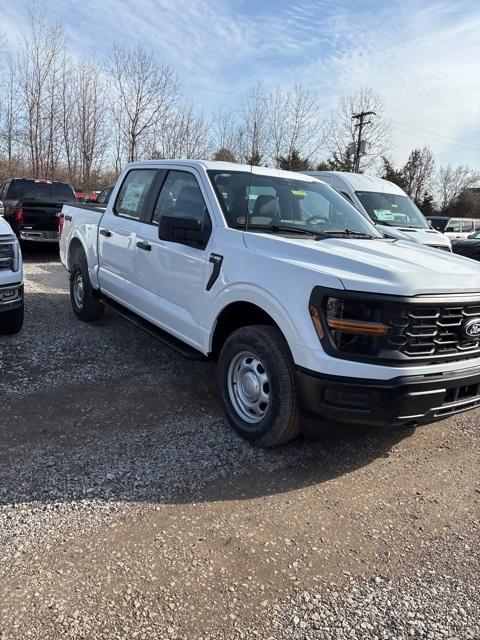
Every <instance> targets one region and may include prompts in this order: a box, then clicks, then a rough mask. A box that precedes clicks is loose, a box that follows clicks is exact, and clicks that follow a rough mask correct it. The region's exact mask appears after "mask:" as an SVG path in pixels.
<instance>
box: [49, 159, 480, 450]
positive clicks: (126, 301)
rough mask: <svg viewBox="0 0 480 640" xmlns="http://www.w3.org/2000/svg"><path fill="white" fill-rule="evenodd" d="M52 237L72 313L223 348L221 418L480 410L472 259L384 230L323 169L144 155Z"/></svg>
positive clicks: (326, 418)
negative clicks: (105, 316)
mask: <svg viewBox="0 0 480 640" xmlns="http://www.w3.org/2000/svg"><path fill="white" fill-rule="evenodd" d="M59 232H60V255H61V259H62V262H63V264H64V265H65V266H66V268H67V269H68V271H69V273H70V292H71V302H72V305H73V309H74V312H75V313H76V315H77V316H78V317H79V318H80V319H81V320H85V321H92V320H96V319H97V318H99V317H100V316H101V314H102V312H103V309H104V306H105V305H106V306H109V307H113V308H114V309H116V310H117V311H119V312H121V313H122V314H123V315H124V316H125V317H127V318H128V319H130V320H132V321H134V322H135V323H136V324H137V325H139V326H141V327H142V328H144V329H146V330H148V331H150V332H151V333H154V334H155V335H157V337H160V338H161V339H163V340H165V341H166V342H168V343H169V344H171V345H172V346H174V347H176V348H179V349H180V350H182V351H183V352H184V353H185V354H187V355H192V356H195V357H200V358H215V359H218V382H219V387H220V393H221V396H222V400H223V404H224V407H225V411H226V414H227V416H228V419H229V421H230V422H231V424H232V425H233V427H234V428H235V429H236V430H237V431H238V432H239V433H240V434H241V435H242V436H244V437H245V438H247V439H248V440H250V441H252V442H255V443H256V444H259V445H262V446H273V445H277V444H280V443H282V442H286V441H288V440H290V439H291V438H293V437H294V436H295V435H296V434H297V433H298V432H299V430H300V427H301V424H302V420H306V422H307V423H308V424H309V427H310V428H311V425H312V424H318V425H319V426H320V427H321V426H322V425H325V424H331V423H332V422H333V424H338V423H350V424H354V425H363V426H372V427H382V426H403V425H408V426H412V425H413V426H415V425H420V424H424V423H428V422H432V421H434V420H438V419H441V418H444V417H446V416H449V415H452V414H454V413H457V412H459V411H465V410H467V409H472V408H474V407H477V406H479V405H480V268H479V266H478V264H477V263H476V262H474V261H471V260H468V259H465V258H461V257H458V256H454V255H451V254H449V253H447V252H441V251H438V250H436V249H431V248H429V247H424V246H420V245H414V244H413V243H411V242H406V241H398V240H393V239H388V238H384V237H383V236H382V235H381V233H380V232H379V231H378V230H377V228H376V227H375V226H374V225H373V224H372V223H371V222H370V221H369V220H368V219H366V217H365V216H363V215H362V214H361V213H360V212H359V211H358V210H357V209H356V208H355V207H354V206H352V205H351V204H350V203H349V202H348V201H347V200H346V199H345V198H344V197H343V196H341V195H340V194H338V193H337V192H336V191H334V190H333V189H332V188H331V187H329V186H328V185H326V184H324V183H322V182H320V181H318V180H316V179H315V178H313V177H310V176H306V175H302V174H296V173H290V172H284V171H278V170H275V169H268V168H264V167H250V166H241V165H235V164H229V163H219V162H207V161H190V160H182V161H180V160H176V161H167V160H157V161H145V162H137V163H133V164H130V165H128V166H127V167H126V169H125V170H124V171H123V173H122V175H121V176H120V177H119V179H118V182H117V184H116V186H115V188H114V190H113V192H112V195H111V197H110V199H109V201H108V205H107V208H106V210H105V211H98V210H97V209H95V207H94V206H88V205H64V207H63V212H62V215H61V219H60V229H59ZM100 330H101V329H99V331H100ZM145 366H148V364H147V363H146V365H145Z"/></svg>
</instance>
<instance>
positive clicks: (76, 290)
mask: <svg viewBox="0 0 480 640" xmlns="http://www.w3.org/2000/svg"><path fill="white" fill-rule="evenodd" d="M73 298H74V300H75V304H76V305H77V309H83V303H84V301H85V287H84V284H83V277H82V274H81V273H80V271H77V272H76V274H75V278H74V280H73Z"/></svg>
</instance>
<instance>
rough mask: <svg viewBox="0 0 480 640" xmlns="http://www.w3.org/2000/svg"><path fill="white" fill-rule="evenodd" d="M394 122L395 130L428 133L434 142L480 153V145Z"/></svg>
mask: <svg viewBox="0 0 480 640" xmlns="http://www.w3.org/2000/svg"><path fill="white" fill-rule="evenodd" d="M392 122H393V126H394V128H397V129H400V130H401V129H406V130H407V131H408V129H412V130H413V131H420V132H421V133H426V134H427V135H428V136H430V137H431V138H432V139H433V140H437V141H439V142H450V143H452V144H456V145H459V146H463V147H468V148H470V149H472V150H477V149H478V150H479V151H480V145H477V144H475V143H474V142H468V140H457V139H455V138H451V137H450V136H446V135H444V134H443V133H440V132H438V131H429V130H428V129H423V128H422V127H416V126H415V125H413V124H412V125H411V124H404V123H403V122H398V121H397V122H395V120H393V121H392Z"/></svg>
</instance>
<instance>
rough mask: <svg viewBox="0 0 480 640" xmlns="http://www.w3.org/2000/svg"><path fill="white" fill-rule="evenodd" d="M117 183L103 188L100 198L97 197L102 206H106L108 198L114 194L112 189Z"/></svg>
mask: <svg viewBox="0 0 480 640" xmlns="http://www.w3.org/2000/svg"><path fill="white" fill-rule="evenodd" d="M114 186H115V185H113V184H112V185H111V186H110V187H105V189H102V191H100V193H99V195H98V198H97V204H98V205H101V206H102V207H106V206H107V204H108V200H109V198H110V196H111V195H112V191H113V188H114Z"/></svg>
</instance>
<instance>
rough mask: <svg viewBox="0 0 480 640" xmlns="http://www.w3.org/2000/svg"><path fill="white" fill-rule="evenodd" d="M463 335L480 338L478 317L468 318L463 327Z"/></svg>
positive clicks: (479, 319)
mask: <svg viewBox="0 0 480 640" xmlns="http://www.w3.org/2000/svg"><path fill="white" fill-rule="evenodd" d="M464 331H465V335H467V336H468V337H469V338H480V318H475V319H474V320H470V322H467V324H466V325H465V327H464Z"/></svg>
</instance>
